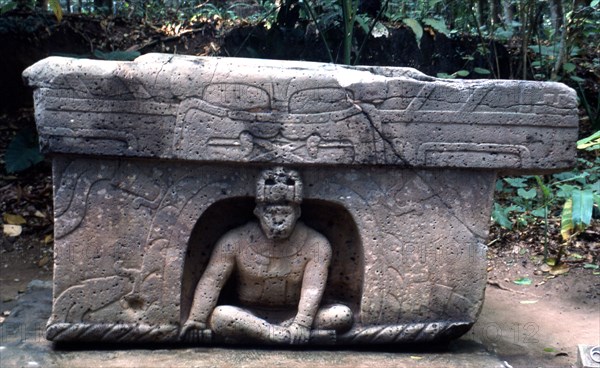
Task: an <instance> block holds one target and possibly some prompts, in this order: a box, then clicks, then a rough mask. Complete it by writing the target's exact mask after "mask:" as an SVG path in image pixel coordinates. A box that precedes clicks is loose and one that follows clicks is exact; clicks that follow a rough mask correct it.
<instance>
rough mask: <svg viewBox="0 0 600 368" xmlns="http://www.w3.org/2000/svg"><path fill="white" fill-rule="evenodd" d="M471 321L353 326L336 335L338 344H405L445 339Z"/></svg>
mask: <svg viewBox="0 0 600 368" xmlns="http://www.w3.org/2000/svg"><path fill="white" fill-rule="evenodd" d="M471 326H473V323H472V322H433V323H408V324H403V325H387V326H386V325H383V326H369V327H354V328H353V329H351V330H350V331H348V332H346V333H344V334H342V335H340V336H338V337H337V343H338V344H407V343H419V342H435V341H447V340H450V339H453V338H457V337H459V336H461V335H463V334H464V333H466V332H467V331H468V330H469V329H470V328H471Z"/></svg>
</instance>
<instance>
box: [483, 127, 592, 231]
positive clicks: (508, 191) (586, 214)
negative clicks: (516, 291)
mask: <svg viewBox="0 0 600 368" xmlns="http://www.w3.org/2000/svg"><path fill="white" fill-rule="evenodd" d="M577 147H578V148H579V149H581V150H588V151H595V152H598V151H600V132H596V133H594V134H592V135H591V136H589V137H587V138H584V139H582V140H580V141H579V142H578V145H577ZM578 162H579V165H578V168H577V169H575V170H572V171H566V172H562V173H557V174H554V175H550V176H548V177H546V179H545V180H544V178H542V177H540V176H521V177H516V178H510V177H507V178H503V179H499V180H498V181H497V182H496V192H497V194H498V196H500V197H502V198H504V202H505V203H506V204H505V205H504V206H503V205H501V204H500V203H498V202H496V203H494V209H493V211H492V219H493V220H494V221H495V222H496V223H497V224H498V225H500V226H502V227H503V228H506V229H509V230H510V229H513V227H515V226H517V227H523V226H527V225H529V224H531V223H532V222H534V221H536V220H543V222H544V224H545V225H546V227H547V223H548V216H549V214H550V213H551V212H552V211H554V210H555V209H559V210H560V213H561V235H562V237H563V240H564V241H570V239H571V238H572V237H573V236H575V235H577V234H578V233H579V232H581V231H583V230H585V229H586V228H587V227H588V226H589V225H590V224H591V222H592V218H593V213H594V208H596V210H597V208H598V207H599V206H600V156H599V155H597V154H596V156H595V158H593V159H592V160H591V161H590V160H587V159H583V158H580V159H579V160H578ZM547 235H548V234H547V233H546V236H547ZM545 242H547V239H546V241H545Z"/></svg>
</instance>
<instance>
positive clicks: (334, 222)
mask: <svg viewBox="0 0 600 368" xmlns="http://www.w3.org/2000/svg"><path fill="white" fill-rule="evenodd" d="M254 207H255V201H254V198H253V197H232V198H227V199H223V200H220V201H217V202H215V203H213V204H212V205H211V206H210V207H208V208H207V209H206V211H204V213H203V214H202V215H201V216H200V218H199V219H198V221H197V222H196V224H195V225H194V228H193V230H192V232H191V235H190V238H189V241H188V245H187V251H186V256H185V261H184V266H183V277H182V285H181V320H182V321H185V320H186V319H187V318H188V316H189V312H190V308H191V305H192V302H193V297H194V291H195V288H196V284H197V283H198V281H199V280H200V277H201V276H202V273H203V272H204V269H205V268H206V266H207V264H208V261H209V259H210V255H211V252H212V250H213V247H214V245H215V244H216V243H217V241H218V240H219V238H220V237H221V236H223V235H224V234H225V233H226V232H227V231H229V230H231V229H234V228H236V227H238V226H241V225H243V224H245V223H247V222H249V221H256V218H255V216H254V214H253V211H254ZM300 221H303V222H304V223H305V224H306V225H308V226H310V227H312V228H313V229H315V230H317V231H319V232H320V233H321V234H323V235H324V236H325V237H326V238H327V239H328V240H329V242H330V244H331V248H332V251H333V257H332V261H331V265H330V268H329V276H328V279H327V287H326V289H325V295H324V296H323V301H322V303H332V302H337V303H342V304H345V305H347V306H348V307H350V308H351V309H352V310H353V311H355V313H357V312H358V310H359V306H360V298H361V295H362V284H363V273H364V268H363V267H364V266H363V265H364V262H363V249H362V242H361V240H360V236H359V232H358V228H357V226H356V223H355V222H354V220H353V218H352V216H351V215H350V213H349V212H348V211H347V210H346V209H345V208H344V207H343V206H341V205H340V204H336V203H333V202H330V201H325V200H316V199H305V200H304V201H303V203H302V216H301V218H300ZM234 282H235V275H234V276H232V278H231V279H230V282H229V283H228V285H226V286H225V288H224V290H223V291H222V293H221V297H220V303H221V302H222V303H226V304H234V305H235V304H236V300H235V295H234V293H233V292H232V291H233V290H232V289H233V283H234Z"/></svg>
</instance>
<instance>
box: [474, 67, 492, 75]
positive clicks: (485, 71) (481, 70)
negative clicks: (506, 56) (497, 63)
mask: <svg viewBox="0 0 600 368" xmlns="http://www.w3.org/2000/svg"><path fill="white" fill-rule="evenodd" d="M473 71H474V72H475V73H477V74H481V75H489V74H492V72H490V71H489V70H488V69H484V68H473Z"/></svg>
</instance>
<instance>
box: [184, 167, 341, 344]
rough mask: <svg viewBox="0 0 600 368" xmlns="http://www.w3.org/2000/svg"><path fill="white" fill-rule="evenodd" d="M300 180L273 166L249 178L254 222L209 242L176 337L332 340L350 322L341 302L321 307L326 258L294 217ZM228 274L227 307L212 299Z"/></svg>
mask: <svg viewBox="0 0 600 368" xmlns="http://www.w3.org/2000/svg"><path fill="white" fill-rule="evenodd" d="M301 201H302V181H301V179H300V177H299V175H298V173H296V172H295V171H291V170H285V169H283V168H275V169H273V170H266V171H264V172H263V173H262V174H261V175H260V177H259V179H258V181H257V192H256V209H255V211H254V213H255V214H256V216H257V217H258V220H259V223H258V224H257V223H255V222H251V223H248V224H246V225H244V226H242V227H239V228H236V229H234V230H231V231H230V232H228V233H227V234H226V235H224V236H223V237H222V238H221V239H219V241H218V242H217V244H216V246H215V249H214V251H213V253H212V256H211V259H210V261H209V263H208V266H207V267H206V270H205V271H204V274H203V275H202V277H201V278H200V281H199V282H198V284H197V285H196V291H195V294H194V299H193V301H192V307H191V310H190V313H189V316H188V317H187V320H186V321H185V322H184V324H183V327H182V330H181V336H182V338H185V339H187V340H191V341H201V342H207V341H210V340H211V338H212V335H213V334H215V335H216V336H217V337H218V338H220V339H223V340H225V341H230V342H231V341H237V342H243V341H261V342H264V343H272V344H305V343H307V342H309V340H310V339H320V338H322V337H325V338H333V339H335V335H336V334H337V333H339V332H344V331H345V330H348V329H349V328H350V326H351V325H352V312H351V310H350V308H348V307H347V306H345V305H342V304H339V303H338V304H332V305H321V299H322V296H323V293H324V290H325V286H326V285H327V277H328V269H329V265H330V261H331V252H332V251H331V246H330V244H329V241H328V240H327V239H326V238H325V237H324V236H322V235H321V234H319V233H317V232H316V231H315V230H313V229H311V228H309V227H307V226H306V225H304V224H303V223H302V222H299V221H298V218H299V217H300V203H301ZM234 272H235V277H236V280H235V289H236V296H237V301H238V302H237V303H236V304H235V305H218V300H219V294H220V293H221V291H222V289H223V288H224V286H225V284H226V283H227V282H228V281H229V279H230V278H231V277H234V276H233V274H234Z"/></svg>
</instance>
